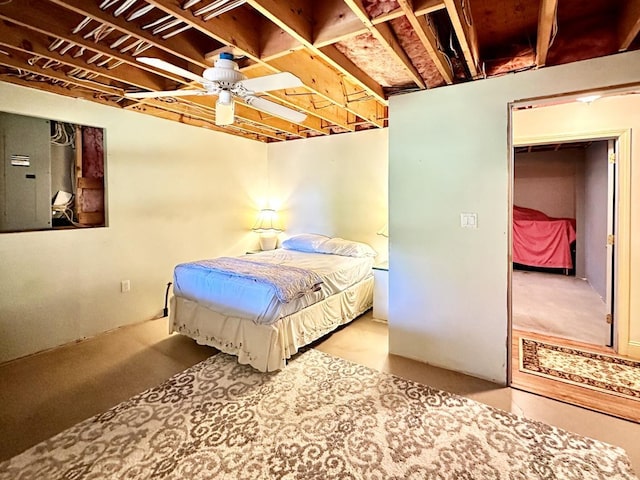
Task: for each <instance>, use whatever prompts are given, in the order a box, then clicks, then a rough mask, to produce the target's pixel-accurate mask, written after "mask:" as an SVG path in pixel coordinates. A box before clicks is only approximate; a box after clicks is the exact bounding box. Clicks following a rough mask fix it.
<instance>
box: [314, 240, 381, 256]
mask: <svg viewBox="0 0 640 480" xmlns="http://www.w3.org/2000/svg"><path fill="white" fill-rule="evenodd" d="M317 251H318V253H331V254H333V255H342V256H343V257H375V256H376V255H377V253H376V251H375V250H374V249H373V248H371V247H370V246H369V245H367V244H366V243H362V242H354V241H352V240H345V239H344V238H338V237H335V238H331V239H329V240H326V241H325V242H323V243H321V244H320V245H319V249H318V250H317Z"/></svg>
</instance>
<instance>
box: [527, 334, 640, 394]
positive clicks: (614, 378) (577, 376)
mask: <svg viewBox="0 0 640 480" xmlns="http://www.w3.org/2000/svg"><path fill="white" fill-rule="evenodd" d="M520 370H521V371H522V372H525V373H532V374H534V375H539V376H541V377H545V378H551V379H553V380H559V381H562V382H567V383H571V384H573V385H579V386H581V387H586V388H590V389H592V390H598V391H600V392H604V393H610V394H613V395H619V396H622V397H625V398H630V399H632V400H639V401H640V362H637V361H634V360H628V359H625V358H621V357H616V356H613V355H606V354H603V353H594V352H589V351H585V350H581V349H577V348H575V347H563V346H559V345H554V344H551V343H546V342H541V341H539V340H532V339H529V338H524V337H521V338H520Z"/></svg>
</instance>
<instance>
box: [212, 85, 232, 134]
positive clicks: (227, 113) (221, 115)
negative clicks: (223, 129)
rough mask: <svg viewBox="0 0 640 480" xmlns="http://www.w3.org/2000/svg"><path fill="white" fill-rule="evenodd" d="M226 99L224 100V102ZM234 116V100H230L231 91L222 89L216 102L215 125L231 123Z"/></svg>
mask: <svg viewBox="0 0 640 480" xmlns="http://www.w3.org/2000/svg"><path fill="white" fill-rule="evenodd" d="M225 99H226V102H225ZM234 116H235V107H234V102H233V100H231V93H230V92H228V91H226V90H223V91H221V92H220V94H219V96H218V101H217V102H216V125H218V126H223V125H231V124H232V123H233V120H234Z"/></svg>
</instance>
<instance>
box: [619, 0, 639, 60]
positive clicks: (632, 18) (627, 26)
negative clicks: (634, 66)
mask: <svg viewBox="0 0 640 480" xmlns="http://www.w3.org/2000/svg"><path fill="white" fill-rule="evenodd" d="M618 32H619V34H618V37H619V38H620V48H619V50H627V49H628V48H629V46H631V43H632V42H633V40H634V39H635V38H636V37H637V36H638V33H640V0H627V1H626V2H625V4H624V6H623V8H622V13H621V14H620V26H619V27H618Z"/></svg>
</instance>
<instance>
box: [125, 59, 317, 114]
mask: <svg viewBox="0 0 640 480" xmlns="http://www.w3.org/2000/svg"><path fill="white" fill-rule="evenodd" d="M138 61H140V62H142V63H145V64H147V65H150V66H152V67H156V68H159V69H161V70H165V71H167V72H170V73H175V74H176V75H180V76H182V77H184V78H187V79H189V80H193V81H194V82H199V83H200V84H202V88H201V89H198V90H194V89H191V90H169V91H160V92H132V93H125V96H126V97H128V98H158V97H181V96H188V95H218V100H217V102H216V125H221V126H223V125H231V124H232V123H233V120H234V100H233V97H239V98H241V99H242V100H244V101H245V102H246V103H248V104H249V105H251V106H252V107H255V108H257V109H259V110H263V111H265V112H267V113H271V114H273V115H277V116H278V117H282V118H285V119H287V120H289V121H291V122H294V123H300V122H303V121H304V119H305V118H307V116H306V115H305V114H304V113H301V112H298V111H296V110H293V109H291V108H288V107H285V106H283V105H280V104H278V103H275V102H272V101H270V100H267V99H265V98H262V97H257V96H256V92H269V91H271V90H280V89H283V88H295V87H302V86H303V83H302V81H301V80H300V79H299V78H298V77H296V76H295V75H293V74H292V73H289V72H282V73H275V74H273V75H265V76H263V77H256V78H247V77H245V76H244V75H243V74H242V73H241V72H240V71H239V70H238V64H237V63H236V62H234V60H233V55H232V54H231V53H226V52H223V53H221V54H220V57H219V58H218V59H217V60H216V61H215V63H214V66H213V67H211V68H207V69H206V70H205V71H204V72H203V73H202V76H200V75H196V74H195V73H192V72H190V71H188V70H185V69H184V68H180V67H178V66H176V65H173V64H171V63H169V62H165V61H164V60H160V59H158V58H151V57H138Z"/></svg>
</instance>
